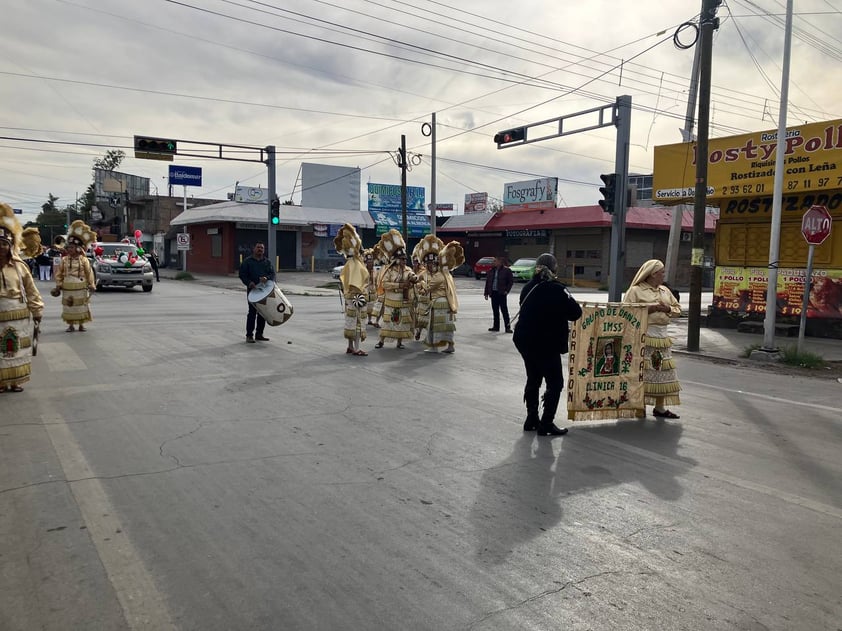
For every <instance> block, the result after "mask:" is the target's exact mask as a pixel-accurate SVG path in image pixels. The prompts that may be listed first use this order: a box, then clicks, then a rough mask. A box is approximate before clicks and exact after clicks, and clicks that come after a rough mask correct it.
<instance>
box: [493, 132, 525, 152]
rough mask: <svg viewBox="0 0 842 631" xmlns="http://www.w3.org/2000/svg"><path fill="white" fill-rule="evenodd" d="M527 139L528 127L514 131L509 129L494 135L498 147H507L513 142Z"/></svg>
mask: <svg viewBox="0 0 842 631" xmlns="http://www.w3.org/2000/svg"><path fill="white" fill-rule="evenodd" d="M525 138H526V127H516V128H514V129H507V130H506V131H500V132H497V133H496V134H494V142H496V143H497V146H498V147H499V146H500V145H507V144H509V143H512V142H517V141H519V140H524V139H525Z"/></svg>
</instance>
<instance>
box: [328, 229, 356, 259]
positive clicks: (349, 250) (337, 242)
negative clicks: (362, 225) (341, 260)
mask: <svg viewBox="0 0 842 631" xmlns="http://www.w3.org/2000/svg"><path fill="white" fill-rule="evenodd" d="M333 245H334V247H335V248H336V251H337V252H339V253H340V254H344V255H345V257H346V258H347V257H349V256H356V255H357V254H359V253H360V251H361V250H362V247H363V241H362V239H360V235H358V234H357V230H356V228H354V226H352V225H351V224H349V223H346V224H345V225H344V226H342V227H341V228H340V229H339V232H338V233H337V235H336V237H334V239H333Z"/></svg>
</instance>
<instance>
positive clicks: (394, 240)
mask: <svg viewBox="0 0 842 631" xmlns="http://www.w3.org/2000/svg"><path fill="white" fill-rule="evenodd" d="M379 245H380V249H381V250H383V252H385V253H386V256H387V257H388V258H389V260H392V259H394V258H395V257H396V256H397V255H398V254H400V253H403V254H406V241H404V240H403V237H402V236H401V233H400V232H398V231H397V230H395V229H394V228H392V229H391V230H389V232H385V233H383V236H381V237H380V243H379Z"/></svg>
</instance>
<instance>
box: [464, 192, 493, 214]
mask: <svg viewBox="0 0 842 631" xmlns="http://www.w3.org/2000/svg"><path fill="white" fill-rule="evenodd" d="M487 211H488V193H466V194H465V214H466V215H468V214H470V213H484V212H487Z"/></svg>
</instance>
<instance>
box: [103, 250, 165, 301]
mask: <svg viewBox="0 0 842 631" xmlns="http://www.w3.org/2000/svg"><path fill="white" fill-rule="evenodd" d="M88 255H89V256H90V257H91V267H93V270H94V276H95V277H96V288H97V289H101V288H102V287H134V286H135V285H140V286H141V287H142V288H143V291H146V292H149V291H152V283H153V282H154V281H155V275H154V274H153V273H152V264H151V263H149V261H148V260H146V257H145V256H143V255H141V256H138V255H137V248H136V247H135V246H134V245H132V244H131V243H102V242H97V243H94V244H93V245H92V246H91V249H90V251H89V253H88Z"/></svg>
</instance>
